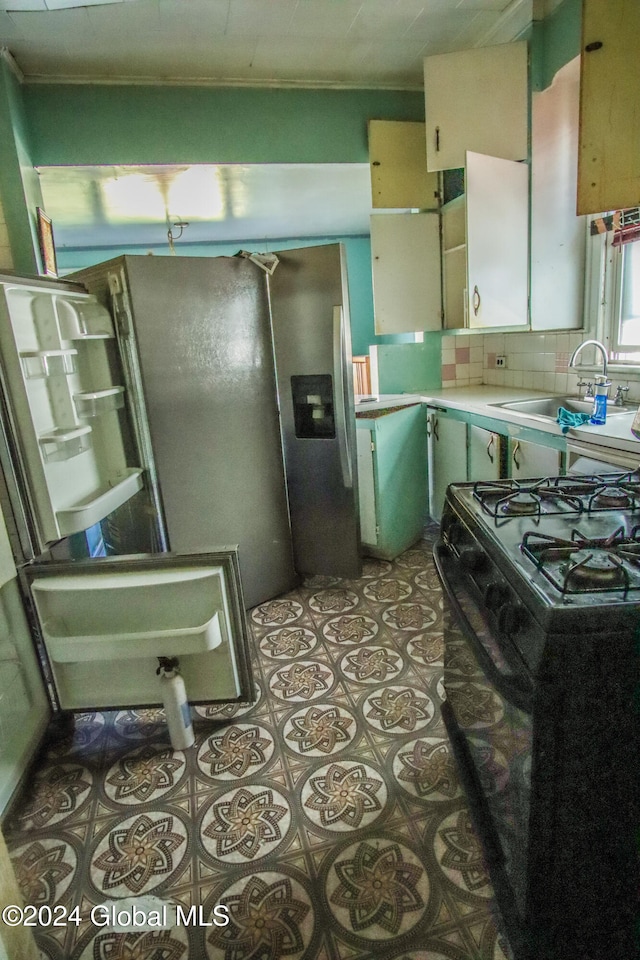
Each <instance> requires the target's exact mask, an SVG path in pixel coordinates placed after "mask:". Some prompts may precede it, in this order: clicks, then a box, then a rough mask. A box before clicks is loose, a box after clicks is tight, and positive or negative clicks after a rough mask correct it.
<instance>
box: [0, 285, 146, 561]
mask: <svg viewBox="0 0 640 960" xmlns="http://www.w3.org/2000/svg"><path fill="white" fill-rule="evenodd" d="M114 350H115V341H114V329H113V322H112V319H111V316H110V315H109V313H108V311H107V310H106V309H105V308H104V307H103V306H101V305H100V304H99V303H98V302H97V301H96V300H95V298H94V297H92V296H90V295H88V294H87V293H86V292H84V291H83V290H82V288H80V287H76V286H75V285H70V284H67V285H65V284H62V283H51V284H47V283H43V282H42V281H37V280H32V281H29V280H27V279H19V278H15V279H12V278H8V277H3V278H0V359H1V365H2V371H1V375H2V394H3V400H4V404H3V406H4V410H3V413H4V417H3V419H4V431H5V436H6V437H7V440H8V443H9V446H10V455H11V462H12V468H13V471H14V473H15V476H16V478H17V480H16V482H17V485H18V487H19V488H20V496H21V497H22V498H23V499H24V501H25V511H24V512H25V514H26V515H28V517H29V524H30V526H31V538H32V543H31V549H30V550H29V549H27V550H26V551H25V553H26V555H27V556H31V557H33V556H37V555H39V554H40V553H41V552H42V551H43V550H44V549H45V546H46V544H48V543H53V542H55V541H57V540H60V539H61V538H63V537H66V536H69V535H70V534H74V533H78V532H80V531H83V530H86V529H88V528H89V527H90V526H92V525H93V524H95V523H97V522H99V521H100V520H102V519H104V518H105V517H106V516H108V515H109V514H110V513H112V512H113V511H114V510H115V509H116V508H117V507H119V506H120V505H121V504H123V503H125V502H126V501H127V500H129V499H130V498H131V497H132V496H133V495H134V494H135V493H137V491H138V490H140V489H141V488H142V472H143V471H142V467H141V466H140V465H139V464H133V465H132V464H131V463H130V455H129V456H127V451H126V449H125V437H124V434H123V429H122V422H121V419H120V413H119V411H120V409H121V408H122V407H123V405H124V385H123V384H122V383H121V382H119V379H118V377H119V376H120V374H119V370H118V367H117V364H116V363H115V362H114V359H113V358H114V356H115V353H114Z"/></svg>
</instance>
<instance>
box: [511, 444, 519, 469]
mask: <svg viewBox="0 0 640 960" xmlns="http://www.w3.org/2000/svg"><path fill="white" fill-rule="evenodd" d="M519 452H520V441H519V440H516V442H515V444H514V445H513V454H512V456H511V459H512V460H513V465H514V467H515V468H516V470H519V469H520V464H519V463H518V453H519Z"/></svg>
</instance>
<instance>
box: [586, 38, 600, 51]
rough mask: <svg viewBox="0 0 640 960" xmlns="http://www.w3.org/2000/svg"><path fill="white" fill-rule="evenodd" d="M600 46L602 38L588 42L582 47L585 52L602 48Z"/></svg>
mask: <svg viewBox="0 0 640 960" xmlns="http://www.w3.org/2000/svg"><path fill="white" fill-rule="evenodd" d="M602 47H603V43H602V40H594V41H593V42H592V43H588V44H587V45H586V47H585V48H584V49H585V53H593V51H594V50H602Z"/></svg>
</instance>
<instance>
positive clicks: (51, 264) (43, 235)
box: [36, 207, 58, 277]
mask: <svg viewBox="0 0 640 960" xmlns="http://www.w3.org/2000/svg"><path fill="white" fill-rule="evenodd" d="M36 210H37V214H38V240H39V242H40V256H41V257H42V269H43V272H44V275H45V277H57V276H58V265H57V263H56V248H55V244H54V242H53V226H52V224H51V218H50V217H48V216H47V215H46V213H45V212H44V210H43V209H42V208H41V207H36Z"/></svg>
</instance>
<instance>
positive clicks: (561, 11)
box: [531, 0, 582, 90]
mask: <svg viewBox="0 0 640 960" xmlns="http://www.w3.org/2000/svg"><path fill="white" fill-rule="evenodd" d="M581 30H582V0H564V2H563V3H561V4H560V5H559V6H558V7H556V9H555V10H554V11H553V13H552V14H551V15H550V16H549V17H547V18H546V20H543V21H541V22H537V23H535V24H534V26H533V34H532V37H531V86H532V88H533V90H544V89H545V88H546V87H548V86H549V85H550V84H551V82H552V80H553V78H554V76H555V75H556V73H557V72H558V70H559V69H560V67H563V66H564V65H565V63H568V62H569V61H570V60H573V58H574V57H577V56H578V54H579V53H580V37H581Z"/></svg>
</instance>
